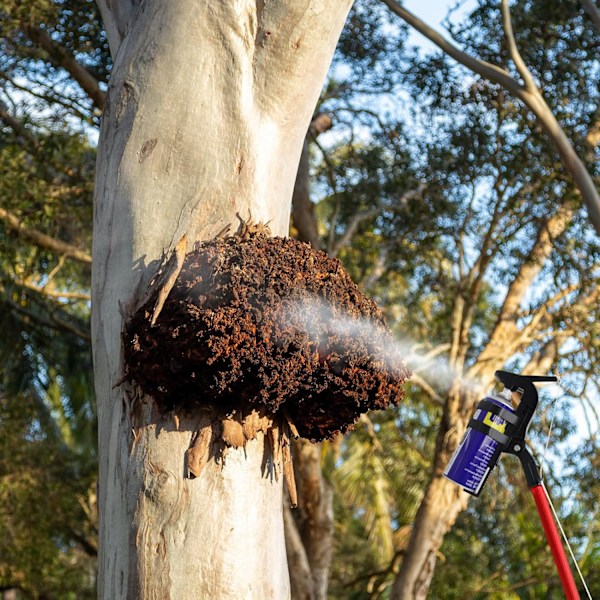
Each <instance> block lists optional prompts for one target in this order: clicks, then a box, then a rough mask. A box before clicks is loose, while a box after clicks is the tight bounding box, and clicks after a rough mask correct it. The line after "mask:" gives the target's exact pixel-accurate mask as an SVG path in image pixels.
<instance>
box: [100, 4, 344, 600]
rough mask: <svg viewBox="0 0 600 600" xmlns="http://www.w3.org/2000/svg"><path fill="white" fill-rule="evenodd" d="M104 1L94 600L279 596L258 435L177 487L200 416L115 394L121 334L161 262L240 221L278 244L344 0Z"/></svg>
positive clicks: (281, 568)
mask: <svg viewBox="0 0 600 600" xmlns="http://www.w3.org/2000/svg"><path fill="white" fill-rule="evenodd" d="M138 4H139V3H138V2H137V1H136V0H131V1H130V2H122V3H119V5H118V7H117V8H115V9H114V10H113V7H112V2H111V1H110V0H107V2H106V4H103V5H102V6H101V9H102V13H103V17H104V18H105V20H106V21H107V30H108V32H109V38H110V39H109V41H110V44H111V51H112V52H113V56H114V59H115V60H114V68H113V72H112V75H111V83H110V89H109V93H108V96H107V103H106V108H105V113H104V117H103V122H102V130H101V136H100V142H99V155H98V164H97V181H96V194H95V210H94V248H93V250H94V252H93V256H94V261H93V269H92V271H93V272H92V278H93V324H92V327H93V345H94V368H95V383H96V395H97V398H98V419H99V444H100V483H99V486H100V494H99V502H100V534H99V539H100V554H99V596H100V597H101V598H111V599H112V598H126V597H128V598H178V599H180V598H182V599H186V598H194V597H200V598H236V599H237V598H261V599H262V598H278V599H279V598H286V597H288V596H289V580H288V574H287V565H286V557H285V545H284V535H283V519H282V484H281V478H280V479H279V481H276V480H275V478H274V477H273V476H272V475H273V474H272V473H271V472H270V471H269V469H268V468H267V467H265V465H268V462H267V461H268V459H269V456H270V450H269V446H268V444H265V439H264V438H263V436H262V435H261V434H259V435H258V437H257V438H256V439H255V440H252V441H250V442H248V443H247V445H246V447H245V448H240V449H230V451H229V453H228V454H227V456H226V458H225V460H223V461H220V463H219V464H217V462H216V461H214V460H213V461H210V462H209V463H208V464H207V466H206V467H205V468H204V470H203V471H202V473H201V475H200V476H199V477H198V478H196V479H193V480H191V479H186V478H185V477H184V455H185V452H186V450H187V449H188V447H189V445H190V441H191V438H192V435H193V434H194V432H195V431H196V429H197V427H198V419H194V418H192V417H189V418H187V417H186V418H184V417H183V416H178V417H177V418H175V417H170V416H168V415H167V416H163V415H160V414H159V413H158V412H157V411H156V409H155V407H154V403H153V401H152V399H151V398H149V397H143V398H139V397H137V396H136V395H135V394H134V393H133V392H132V391H131V390H129V391H128V390H127V389H126V388H125V386H123V385H120V381H121V378H122V375H123V364H122V354H121V331H122V321H123V319H126V318H127V316H128V314H129V313H130V311H131V310H132V309H133V308H134V307H135V305H136V304H137V303H138V302H139V296H140V293H141V292H143V290H144V288H145V286H146V285H147V283H148V281H149V279H150V278H151V277H152V275H153V274H154V273H155V272H156V269H157V266H158V262H159V260H160V259H161V257H162V256H163V254H164V253H165V252H168V251H172V250H173V249H174V248H175V247H176V245H177V243H178V242H180V240H182V239H183V236H184V235H185V236H186V238H185V239H186V240H187V241H186V242H185V243H186V246H185V249H187V250H189V249H190V248H191V245H192V244H193V243H194V242H195V241H197V240H202V239H209V238H211V237H213V236H214V235H216V234H217V233H218V232H219V231H220V230H221V229H222V228H223V227H224V226H226V225H228V224H230V223H234V229H235V223H236V222H237V219H236V213H239V215H240V216H241V217H242V218H244V219H249V218H250V217H252V219H254V220H255V221H262V222H267V221H270V227H271V230H272V231H273V233H274V234H276V235H285V234H286V233H287V228H288V222H289V214H290V200H291V194H292V189H293V185H294V179H295V176H296V169H297V166H298V160H299V156H300V152H301V149H302V141H303V139H304V135H305V132H306V130H307V127H308V124H309V121H310V117H311V114H312V111H313V109H314V105H315V103H316V100H317V97H318V94H319V91H320V88H321V85H322V82H323V79H324V77H325V74H326V71H327V68H328V66H329V62H330V60H331V56H332V53H333V50H334V47H335V43H336V41H337V38H338V36H339V33H340V30H341V28H342V25H343V22H344V20H345V18H346V15H347V12H348V10H349V8H350V2H349V0H344V1H341V2H340V1H338V0H336V1H333V0H332V1H325V0H321V1H317V0H314V1H308V0H303V1H298V2H287V1H283V0H281V1H275V2H270V3H268V4H266V3H260V2H259V3H251V2H243V1H238V2H227V3H214V2H205V3H197V2H192V1H191V0H178V1H175V2H158V1H157V0H148V1H146V2H144V3H142V4H141V6H140V5H138Z"/></svg>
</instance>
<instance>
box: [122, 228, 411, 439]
mask: <svg viewBox="0 0 600 600" xmlns="http://www.w3.org/2000/svg"><path fill="white" fill-rule="evenodd" d="M181 261H182V264H180V265H179V266H178V267H177V268H176V272H177V273H178V275H177V278H176V279H175V280H174V281H171V282H170V284H169V285H168V287H169V288H170V291H169V292H168V296H167V297H166V299H165V297H164V295H165V292H164V285H162V286H161V285H156V283H155V284H154V291H153V292H152V293H151V294H150V296H149V298H148V300H147V301H146V302H145V303H144V305H143V306H142V307H141V308H140V309H139V310H137V311H136V312H135V313H134V314H133V315H132V316H131V318H130V319H129V321H128V322H127V324H126V328H125V332H124V338H123V339H124V354H125V363H126V377H127V378H128V379H130V380H133V381H135V383H137V384H138V385H139V386H140V387H141V389H142V390H143V391H144V392H145V393H147V394H149V395H151V396H152V397H153V398H154V400H155V401H156V403H157V405H158V408H159V410H161V411H162V412H168V411H171V410H184V411H187V412H194V411H198V410H199V409H201V407H206V406H209V407H211V409H213V410H214V411H216V412H217V413H218V414H220V415H223V416H229V419H227V421H228V422H230V421H231V419H232V417H231V415H235V416H234V417H233V419H234V420H236V421H238V422H239V423H244V419H245V416H247V415H257V414H261V415H267V416H268V418H269V419H270V420H274V421H277V422H285V423H286V424H289V426H290V427H291V432H292V433H293V434H296V435H300V436H302V437H305V438H308V439H310V440H313V441H318V440H323V439H325V438H329V437H331V436H333V435H334V434H335V433H337V432H340V431H342V432H343V431H346V430H347V429H348V428H349V427H350V426H351V425H352V424H353V423H354V422H355V420H356V419H357V417H358V416H359V415H360V414H361V413H364V412H366V411H367V410H369V409H383V408H386V407H387V406H388V405H389V404H390V403H391V404H395V403H397V402H398V401H399V400H400V399H401V398H402V388H401V384H402V383H403V381H404V380H405V379H406V378H407V377H408V375H409V373H408V371H407V369H406V367H405V366H404V364H403V363H402V361H401V359H400V357H399V356H398V355H397V354H396V351H395V344H394V342H393V338H392V335H391V333H390V332H389V330H388V328H387V327H386V325H385V323H384V320H383V317H382V314H381V312H380V310H379V309H378V308H377V306H376V305H375V303H374V302H373V301H372V300H370V299H368V298H367V297H365V295H364V294H363V293H362V292H361V291H360V290H359V289H358V287H357V286H356V285H355V284H354V283H353V282H352V281H351V279H350V277H349V275H348V274H347V273H346V271H345V270H344V269H343V267H342V266H341V264H340V262H339V261H338V260H335V259H332V258H329V257H328V256H327V255H326V254H325V253H324V252H317V251H315V250H313V249H311V248H310V247H309V246H308V245H307V244H304V243H302V242H298V241H295V240H291V239H284V238H277V237H269V236H267V235H266V234H265V233H264V232H263V231H261V230H260V228H259V229H258V230H257V231H254V232H252V231H248V230H246V231H245V235H243V236H239V235H237V236H231V237H227V238H219V239H215V240H212V241H208V242H202V243H198V244H196V245H195V246H194V248H193V250H192V251H191V252H189V253H188V254H187V255H185V258H183V256H181ZM181 261H180V262H181ZM171 285H172V287H171ZM161 290H162V291H161ZM161 294H162V296H161ZM239 429H240V432H241V431H242V429H241V427H240V428H239ZM240 435H241V433H240ZM246 437H247V436H246ZM232 445H238V444H232Z"/></svg>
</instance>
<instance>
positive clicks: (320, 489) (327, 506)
mask: <svg viewBox="0 0 600 600" xmlns="http://www.w3.org/2000/svg"><path fill="white" fill-rule="evenodd" d="M321 452H322V448H321V444H318V445H317V444H311V443H310V442H308V441H307V440H298V441H297V442H296V443H295V444H294V459H295V467H296V474H295V476H296V485H297V487H298V509H297V510H296V511H294V515H293V520H292V521H286V523H285V525H286V530H285V534H286V540H289V541H288V547H289V546H290V545H291V542H292V541H293V540H294V539H298V540H300V541H301V543H302V552H303V554H304V557H305V559H304V560H305V561H306V564H307V565H308V578H309V586H310V587H309V590H310V595H305V592H304V584H303V582H302V581H300V580H299V579H300V577H306V575H305V573H304V572H302V571H301V572H300V573H298V574H296V573H292V574H291V579H292V599H293V600H301V599H304V598H309V599H310V600H327V590H328V587H329V569H330V567H331V560H332V556H333V526H334V523H333V487H332V485H331V483H330V482H329V481H327V479H325V477H323V471H322V470H321Z"/></svg>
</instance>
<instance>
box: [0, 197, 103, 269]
mask: <svg viewBox="0 0 600 600" xmlns="http://www.w3.org/2000/svg"><path fill="white" fill-rule="evenodd" d="M0 220H2V221H4V222H5V223H6V225H7V226H8V228H9V229H10V230H11V231H14V232H15V233H16V234H17V235H18V236H19V237H20V238H23V239H24V240H27V241H28V242H32V243H33V244H35V245H36V246H39V247H40V248H44V249H46V250H50V251H51V252H54V253H55V254H57V255H59V256H60V255H63V256H67V257H68V258H72V259H74V260H77V261H79V262H81V263H84V264H86V265H91V264H92V257H91V256H90V255H89V254H88V253H87V252H84V251H83V250H79V248H76V247H75V246H73V245H71V244H68V243H66V242H63V241H62V240H57V239H56V238H53V237H50V236H49V235H46V234H45V233H42V232H41V231H38V230H37V229H33V228H31V227H27V226H25V225H23V223H22V222H21V221H20V220H19V218H18V217H17V216H15V215H14V214H12V213H11V212H9V211H7V210H5V209H4V208H0Z"/></svg>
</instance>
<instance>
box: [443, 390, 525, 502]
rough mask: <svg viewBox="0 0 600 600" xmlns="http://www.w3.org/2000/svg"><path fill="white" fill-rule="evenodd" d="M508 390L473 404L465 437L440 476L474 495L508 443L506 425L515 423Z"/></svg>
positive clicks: (515, 419)
mask: <svg viewBox="0 0 600 600" xmlns="http://www.w3.org/2000/svg"><path fill="white" fill-rule="evenodd" d="M511 398H512V395H511V391H510V390H509V389H507V388H504V389H503V390H502V391H501V392H499V393H497V394H492V395H490V396H486V397H485V398H484V399H483V400H481V401H480V402H479V404H478V405H477V410H476V411H475V414H474V415H473V418H472V419H471V421H470V422H469V424H468V425H467V430H466V431H465V435H464V437H463V439H462V441H461V442H460V444H459V445H458V447H457V448H456V450H455V451H454V455H453V456H452V458H451V460H450V462H449V463H448V466H447V467H446V470H445V471H444V476H445V477H447V478H448V479H450V480H451V481H454V482H455V483H457V484H458V485H460V486H461V487H462V488H463V489H464V490H465V491H466V492H469V494H473V495H474V496H478V495H479V492H480V491H481V488H482V486H483V484H484V483H485V481H486V479H487V478H488V476H489V474H490V473H491V471H492V469H493V468H494V466H495V465H496V463H497V462H498V458H499V457H500V454H501V452H502V451H503V450H505V448H506V445H507V443H508V441H509V437H508V436H507V435H506V434H505V431H506V428H507V426H510V425H509V424H514V423H516V422H517V416H516V415H515V411H514V409H513V407H512V402H511Z"/></svg>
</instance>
